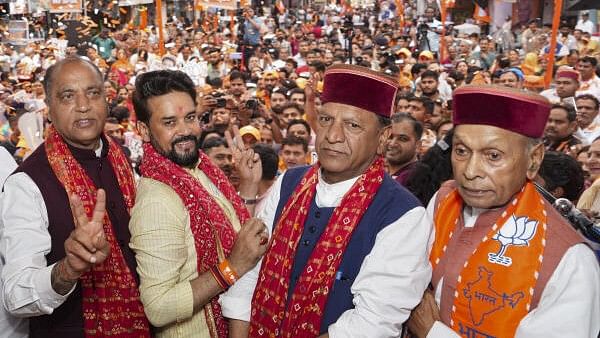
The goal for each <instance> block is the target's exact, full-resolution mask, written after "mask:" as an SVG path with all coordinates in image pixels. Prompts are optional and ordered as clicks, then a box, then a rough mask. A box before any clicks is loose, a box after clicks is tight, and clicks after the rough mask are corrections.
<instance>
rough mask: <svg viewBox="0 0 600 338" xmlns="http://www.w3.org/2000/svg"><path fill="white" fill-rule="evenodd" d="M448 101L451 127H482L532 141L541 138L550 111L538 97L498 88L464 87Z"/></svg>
mask: <svg viewBox="0 0 600 338" xmlns="http://www.w3.org/2000/svg"><path fill="white" fill-rule="evenodd" d="M452 98H453V100H452V102H453V106H454V109H453V112H452V121H453V122H454V125H455V126H458V125H461V124H484V125H490V126H494V127H498V128H502V129H506V130H509V131H512V132H515V133H518V134H521V135H524V136H527V137H532V138H540V137H542V136H543V135H544V128H545V127H546V122H547V121H548V115H549V114H550V107H551V105H550V102H548V100H547V99H546V98H545V97H543V96H541V95H539V94H534V93H529V92H524V91H523V90H517V89H514V88H508V87H502V86H464V87H460V88H457V89H456V90H455V91H454V94H453V95H452Z"/></svg>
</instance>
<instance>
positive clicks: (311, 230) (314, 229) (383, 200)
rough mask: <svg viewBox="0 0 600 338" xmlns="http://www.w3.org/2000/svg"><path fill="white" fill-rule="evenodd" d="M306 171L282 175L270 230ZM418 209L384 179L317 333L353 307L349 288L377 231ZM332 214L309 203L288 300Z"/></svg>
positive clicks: (355, 237)
mask: <svg viewBox="0 0 600 338" xmlns="http://www.w3.org/2000/svg"><path fill="white" fill-rule="evenodd" d="M308 168H309V167H299V168H293V169H289V170H288V171H287V172H286V173H285V176H284V177H283V182H282V184H281V195H280V198H279V205H278V206H277V212H276V214H275V222H274V226H275V225H276V224H277V221H278V220H279V217H280V215H281V212H282V211H283V208H284V207H285V204H286V203H287V201H288V199H289V198H290V196H291V195H292V193H293V192H294V190H295V188H296V186H297V185H298V184H299V183H300V181H301V179H302V177H303V176H304V174H305V173H306V171H307V170H308ZM420 205H421V204H420V202H419V200H417V199H416V198H415V197H414V196H413V195H412V194H411V193H410V192H408V190H406V189H405V188H404V187H402V186H401V185H400V184H398V183H397V182H396V181H394V179H392V178H391V177H390V176H389V175H387V174H386V175H385V178H384V180H383V183H382V184H381V187H379V190H378V191H377V194H376V195H375V198H374V199H373V201H372V203H371V205H370V206H369V208H368V209H367V211H366V212H365V214H364V215H363V218H362V220H361V221H360V223H359V224H358V226H357V227H356V229H355V230H354V233H353V234H352V237H351V238H350V242H349V243H348V246H347V248H346V251H345V252H344V256H343V257H342V262H341V263H340V266H339V268H338V271H337V274H336V280H335V282H334V284H333V288H332V289H331V291H330V292H329V297H328V299H327V303H326V305H325V313H324V314H323V319H322V322H321V333H324V332H327V328H328V327H329V325H331V324H333V323H335V322H336V321H337V320H338V318H339V317H340V316H341V315H342V313H344V312H345V311H346V310H348V309H351V308H353V307H354V305H353V304H352V299H353V295H352V293H351V292H350V287H351V286H352V283H354V279H356V276H357V275H358V272H359V270H360V266H361V265H362V262H363V260H364V259H365V257H366V256H367V255H368V254H369V253H370V252H371V249H372V248H373V245H374V244H375V237H376V236H377V234H378V233H379V231H381V230H382V229H383V228H385V227H386V226H388V225H390V224H391V223H393V222H394V221H396V220H397V219H399V218H400V217H402V215H404V214H405V213H406V212H407V211H409V210H411V209H413V208H415V207H417V206H420ZM333 210H334V208H319V207H317V205H316V203H315V200H314V199H313V201H312V203H311V206H310V211H309V214H308V217H307V219H306V223H305V224H304V230H303V231H302V237H301V238H300V242H299V243H298V249H297V250H296V256H295V257H294V264H293V266H292V274H291V281H290V289H289V290H288V300H289V296H290V295H291V294H292V293H291V292H290V290H293V289H294V288H295V286H296V282H297V281H298V277H299V276H300V274H301V273H302V271H303V270H304V268H305V266H306V263H307V261H308V258H309V257H310V254H311V253H312V251H313V249H314V248H315V244H316V243H317V241H318V240H319V237H321V234H322V233H323V231H324V230H325V227H326V226H327V222H328V221H329V218H330V217H331V215H332V214H333ZM398 245H402V243H398Z"/></svg>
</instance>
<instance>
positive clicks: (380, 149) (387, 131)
mask: <svg viewBox="0 0 600 338" xmlns="http://www.w3.org/2000/svg"><path fill="white" fill-rule="evenodd" d="M391 135H392V126H391V125H389V126H385V127H383V130H381V133H380V134H379V145H378V146H377V155H383V154H384V152H385V143H386V142H387V140H388V139H389V138H390V136H391Z"/></svg>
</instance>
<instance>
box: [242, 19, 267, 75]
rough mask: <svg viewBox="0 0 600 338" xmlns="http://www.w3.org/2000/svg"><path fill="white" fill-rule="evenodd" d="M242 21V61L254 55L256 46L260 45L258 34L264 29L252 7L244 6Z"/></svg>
mask: <svg viewBox="0 0 600 338" xmlns="http://www.w3.org/2000/svg"><path fill="white" fill-rule="evenodd" d="M242 15H243V19H244V22H243V24H242V26H243V27H242V28H243V30H244V32H243V34H242V36H243V40H242V51H243V53H244V62H246V65H247V60H248V59H249V58H250V56H252V55H254V52H255V51H256V48H257V47H258V46H259V45H260V36H261V33H262V32H263V31H264V25H263V22H262V20H261V19H260V18H259V17H258V16H256V14H255V13H254V9H252V7H246V8H244V11H243V14H242Z"/></svg>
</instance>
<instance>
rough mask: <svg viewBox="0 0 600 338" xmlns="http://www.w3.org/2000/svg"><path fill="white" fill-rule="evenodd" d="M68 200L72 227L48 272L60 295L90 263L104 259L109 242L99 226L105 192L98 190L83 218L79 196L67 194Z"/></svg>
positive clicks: (102, 219)
mask: <svg viewBox="0 0 600 338" xmlns="http://www.w3.org/2000/svg"><path fill="white" fill-rule="evenodd" d="M69 202H70V205H71V210H72V212H73V218H74V221H75V229H74V230H73V231H72V232H71V234H70V235H69V238H67V240H66V241H65V244H64V246H65V254H66V256H65V258H64V259H63V260H61V261H60V262H59V263H58V264H56V266H55V267H54V269H53V271H52V277H53V278H52V286H53V288H54V289H55V291H57V292H58V293H60V294H66V293H67V292H68V290H69V289H70V288H71V286H72V285H73V284H74V283H76V282H77V280H78V279H79V278H80V277H81V275H83V274H84V273H85V272H87V271H89V270H90V269H91V268H92V266H93V265H94V264H100V263H102V262H104V260H105V259H106V258H107V257H108V255H109V254H110V244H109V243H108V241H107V240H106V235H105V233H104V226H103V222H104V216H105V213H106V193H105V191H104V190H102V189H98V192H97V193H96V205H95V206H94V212H93V214H92V218H91V219H89V218H88V217H87V215H86V213H85V209H84V206H83V202H82V201H81V200H80V199H79V197H77V196H75V195H71V196H70V197H69ZM55 271H56V272H55ZM65 289H66V290H65Z"/></svg>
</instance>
